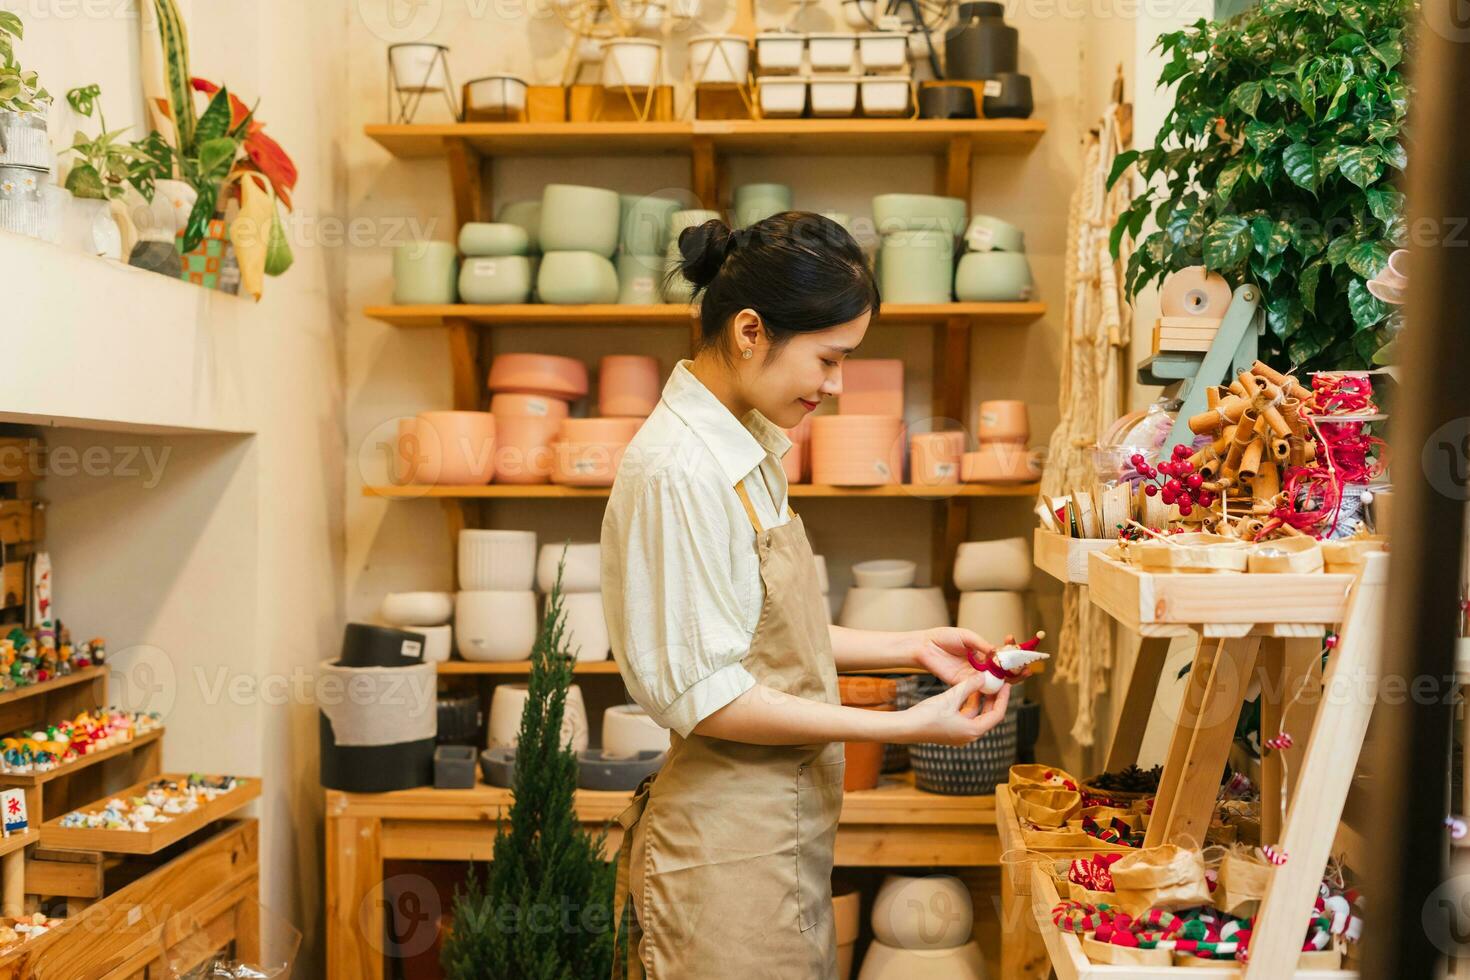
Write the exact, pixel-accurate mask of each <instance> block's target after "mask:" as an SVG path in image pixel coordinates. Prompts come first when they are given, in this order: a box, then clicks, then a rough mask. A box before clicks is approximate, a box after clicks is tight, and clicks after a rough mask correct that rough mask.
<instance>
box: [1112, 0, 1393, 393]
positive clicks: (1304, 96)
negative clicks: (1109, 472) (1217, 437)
mask: <svg viewBox="0 0 1470 980" xmlns="http://www.w3.org/2000/svg"><path fill="white" fill-rule="evenodd" d="M1415 9H1416V7H1415V4H1414V2H1413V0H1262V2H1261V3H1260V4H1259V5H1258V6H1256V7H1254V8H1252V9H1251V10H1249V11H1247V12H1246V13H1244V14H1241V15H1240V16H1238V17H1235V18H1232V19H1230V20H1228V21H1223V22H1207V21H1203V20H1201V21H1199V22H1197V23H1195V24H1194V25H1192V26H1191V27H1188V28H1186V29H1184V30H1180V31H1174V32H1172V33H1169V34H1165V35H1163V36H1162V37H1160V38H1159V40H1158V43H1157V45H1156V47H1157V48H1158V49H1159V50H1161V51H1162V52H1163V53H1164V55H1165V56H1166V58H1167V59H1168V60H1167V63H1166V64H1165V66H1164V70H1163V73H1162V74H1161V76H1160V78H1159V84H1160V86H1169V85H1173V86H1175V90H1174V92H1175V98H1174V106H1173V108H1172V109H1170V111H1169V114H1168V115H1167V116H1166V117H1165V118H1164V123H1163V126H1162V127H1161V128H1160V129H1159V132H1158V135H1157V136H1156V137H1155V139H1154V146H1153V148H1152V149H1146V150H1129V151H1127V152H1125V153H1121V154H1119V155H1118V156H1117V158H1116V159H1115V160H1114V161H1113V168H1112V174H1111V175H1110V177H1109V186H1111V185H1112V183H1114V182H1116V181H1117V180H1118V179H1119V178H1120V177H1121V176H1122V175H1123V174H1124V173H1126V172H1128V171H1129V170H1130V169H1132V168H1136V169H1137V172H1138V173H1139V174H1140V175H1141V176H1142V177H1143V179H1144V180H1145V181H1146V182H1147V188H1146V189H1145V191H1144V192H1143V193H1142V194H1141V195H1140V196H1138V197H1137V198H1135V199H1134V201H1133V203H1132V206H1131V207H1130V208H1129V209H1128V210H1127V211H1125V212H1124V213H1123V215H1122V216H1121V217H1120V218H1119V220H1118V222H1117V225H1116V226H1115V227H1114V228H1113V235H1112V245H1113V254H1114V255H1115V256H1116V255H1117V254H1118V245H1119V243H1120V241H1121V238H1122V236H1123V235H1125V234H1126V235H1129V236H1132V237H1134V238H1137V237H1138V236H1139V235H1140V234H1141V233H1142V231H1143V226H1144V224H1145V222H1146V221H1147V219H1148V218H1149V217H1150V215H1152V217H1153V218H1154V220H1155V222H1156V224H1157V226H1158V230H1156V231H1154V232H1152V233H1150V234H1149V235H1147V236H1146V237H1145V238H1144V239H1143V240H1142V242H1141V243H1140V244H1139V246H1138V248H1137V249H1136V251H1135V252H1134V253H1133V256H1132V258H1131V260H1130V262H1129V264H1128V270H1127V286H1128V291H1129V294H1130V295H1135V294H1136V293H1137V292H1138V291H1139V290H1141V289H1143V288H1144V287H1145V286H1147V285H1149V284H1150V283H1154V282H1157V281H1160V280H1162V279H1163V278H1164V276H1166V275H1167V274H1168V273H1170V272H1173V271H1175V270H1177V269H1182V268H1184V267H1186V266H1191V265H1204V266H1205V267H1206V268H1208V269H1212V270H1215V271H1218V272H1220V273H1221V274H1222V275H1224V276H1225V278H1226V279H1227V280H1229V281H1230V284H1231V286H1232V287H1233V286H1238V285H1240V284H1241V283H1243V282H1254V283H1256V284H1257V285H1259V286H1260V287H1261V290H1262V292H1263V295H1264V303H1263V305H1264V309H1265V315H1266V324H1267V328H1268V329H1267V331H1266V334H1265V335H1264V336H1263V337H1262V339H1261V353H1262V357H1263V359H1264V360H1266V361H1267V362H1268V363H1270V364H1272V365H1273V366H1275V367H1277V368H1279V369H1287V368H1299V369H1305V370H1328V369H1346V368H1363V367H1367V366H1369V365H1370V364H1374V363H1382V362H1383V361H1384V360H1385V359H1386V355H1387V353H1388V352H1387V351H1386V350H1385V347H1386V346H1387V345H1388V344H1389V343H1390V342H1391V341H1392V339H1393V337H1394V335H1395V334H1396V333H1397V332H1398V330H1399V329H1400V327H1401V325H1402V315H1401V314H1400V313H1399V312H1397V311H1391V310H1390V308H1389V307H1388V306H1386V305H1385V304H1383V303H1381V302H1380V301H1379V300H1377V299H1375V298H1374V297H1373V296H1372V295H1370V294H1369V292H1368V289H1367V280H1368V279H1370V278H1372V277H1373V276H1374V275H1376V274H1377V273H1378V272H1379V271H1380V270H1381V269H1382V268H1383V266H1384V265H1385V264H1386V263H1387V261H1388V254H1389V252H1390V251H1392V250H1393V249H1394V248H1401V247H1404V245H1405V244H1406V240H1407V237H1408V236H1407V228H1406V226H1405V221H1404V196H1403V194H1402V193H1401V192H1400V191H1399V190H1397V189H1396V188H1395V186H1394V185H1395V183H1396V182H1397V181H1398V180H1399V179H1400V177H1401V175H1402V173H1403V170H1404V168H1405V167H1406V166H1407V164H1408V154H1407V153H1406V151H1405V148H1404V141H1403V132H1402V131H1403V126H1404V121H1405V116H1406V115H1407V113H1408V104H1409V87H1408V85H1407V83H1406V82H1405V80H1404V78H1403V75H1402V73H1401V70H1400V69H1401V67H1402V65H1403V62H1404V57H1405V44H1406V41H1407V39H1408V38H1407V33H1408V31H1407V28H1408V21H1409V18H1410V16H1412V14H1413V13H1414V11H1415Z"/></svg>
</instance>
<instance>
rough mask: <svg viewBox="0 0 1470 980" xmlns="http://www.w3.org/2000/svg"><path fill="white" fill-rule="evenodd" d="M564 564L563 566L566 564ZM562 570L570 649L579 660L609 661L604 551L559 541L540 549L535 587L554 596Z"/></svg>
mask: <svg viewBox="0 0 1470 980" xmlns="http://www.w3.org/2000/svg"><path fill="white" fill-rule="evenodd" d="M563 563H564V564H563ZM558 565H562V569H561V592H562V608H563V609H564V610H565V612H566V628H567V646H568V647H569V648H570V649H571V650H572V651H574V652H575V653H576V655H577V660H578V661H594V660H606V659H607V658H608V654H609V653H611V652H612V644H611V641H610V640H609V638H608V633H607V620H606V619H604V618H603V614H602V548H601V546H600V545H598V544H596V543H595V542H594V543H591V544H570V543H566V542H557V543H555V544H544V545H542V546H541V555H540V557H539V558H538V559H537V561H536V587H537V588H538V589H540V590H541V594H542V596H543V597H544V596H548V595H550V594H551V590H552V588H553V587H554V586H555V585H556V573H557V567H558Z"/></svg>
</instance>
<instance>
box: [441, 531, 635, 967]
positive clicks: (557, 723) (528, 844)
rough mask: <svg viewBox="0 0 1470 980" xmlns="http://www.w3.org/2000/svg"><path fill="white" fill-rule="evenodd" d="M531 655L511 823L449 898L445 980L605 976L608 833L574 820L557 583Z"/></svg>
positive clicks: (610, 875) (566, 657)
mask: <svg viewBox="0 0 1470 980" xmlns="http://www.w3.org/2000/svg"><path fill="white" fill-rule="evenodd" d="M565 564H566V553H565V551H563V553H562V564H561V565H560V566H558V568H557V572H556V584H555V586H554V587H553V588H552V590H551V593H550V594H549V595H548V596H547V598H546V615H545V616H544V617H543V618H542V621H541V629H540V632H539V633H538V634H537V637H536V645H535V648H534V649H533V650H532V651H531V675H530V682H529V683H528V685H527V687H528V688H529V697H528V698H527V700H526V707H525V713H524V714H523V715H522V716H521V730H520V734H519V736H518V737H517V743H516V765H515V786H514V788H513V789H512V795H513V802H512V803H511V807H510V819H509V826H508V827H507V826H506V824H505V822H500V823H499V824H498V825H497V828H496V835H495V850H494V852H493V853H494V857H493V859H492V860H491V862H490V867H489V869H488V871H487V872H486V879H485V882H484V884H483V886H482V885H481V882H480V878H479V876H478V875H477V874H476V873H475V869H474V868H473V867H472V868H471V869H470V875H469V880H468V881H467V883H466V885H465V888H464V890H463V891H456V894H455V897H454V926H453V929H452V930H451V933H450V935H449V936H448V937H447V939H446V940H445V943H444V949H443V953H442V954H441V957H440V960H441V963H442V965H443V967H444V972H445V976H446V977H448V978H449V980H486V978H491V977H493V978H498V980H512V978H513V980H580V978H583V977H586V978H591V980H605V978H606V977H607V976H608V975H609V973H610V972H611V970H612V947H613V932H612V898H613V883H614V879H615V875H616V867H615V865H614V864H612V863H609V862H607V861H604V860H603V859H602V848H603V845H604V843H605V841H606V838H607V832H606V831H603V832H602V833H601V834H599V835H597V836H596V837H593V836H592V835H591V834H589V833H587V831H586V829H585V828H584V827H583V826H582V824H581V822H580V821H579V820H578V819H577V815H576V811H575V809H574V808H573V792H574V791H575V790H576V787H577V757H576V755H575V753H574V752H573V751H572V750H571V749H570V748H567V747H565V746H563V744H562V739H561V724H562V717H563V715H564V714H565V711H566V701H567V688H568V687H570V686H571V683H572V664H573V663H574V662H575V656H574V654H573V653H572V651H570V650H569V649H568V647H567V636H566V613H565V611H564V609H563V608H562V605H563V603H562V591H561V576H562V568H563V567H565Z"/></svg>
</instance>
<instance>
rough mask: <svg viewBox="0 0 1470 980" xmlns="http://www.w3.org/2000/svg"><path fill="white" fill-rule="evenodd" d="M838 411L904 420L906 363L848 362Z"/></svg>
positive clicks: (867, 360) (868, 359)
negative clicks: (904, 367) (904, 375)
mask: <svg viewBox="0 0 1470 980" xmlns="http://www.w3.org/2000/svg"><path fill="white" fill-rule="evenodd" d="M837 411H838V412H839V413H840V414H842V415H889V416H892V417H893V418H899V419H901V418H903V361H899V360H891V359H881V358H866V359H862V360H850V361H846V362H844V363H843V365H842V394H840V395H838V396H837Z"/></svg>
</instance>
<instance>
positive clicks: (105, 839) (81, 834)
mask: <svg viewBox="0 0 1470 980" xmlns="http://www.w3.org/2000/svg"><path fill="white" fill-rule="evenodd" d="M188 778H189V774H188V773H166V774H163V775H160V776H154V777H151V778H149V779H145V780H143V781H141V782H139V783H136V784H134V785H132V786H129V787H128V788H127V789H124V790H120V791H118V792H116V793H108V794H107V795H106V796H104V797H102V798H101V799H99V800H95V801H93V802H91V803H88V804H86V805H85V806H81V807H77V808H76V809H77V810H99V809H101V808H102V807H103V806H105V805H106V804H107V801H108V800H110V799H113V798H114V797H122V798H125V799H126V798H130V797H134V796H142V795H143V794H144V793H145V792H147V789H148V784H149V783H151V782H153V781H154V780H157V779H172V780H175V781H177V782H181V783H182V782H184V781H186V780H187V779H188ZM259 795H260V779H259V778H257V777H254V776H252V777H250V778H248V779H246V780H245V781H244V782H242V783H241V784H240V785H239V786H236V787H235V788H234V789H232V790H230V791H229V792H228V793H222V794H220V795H219V796H217V797H215V798H214V799H213V800H211V801H210V802H208V803H205V804H203V805H202V806H200V807H199V808H198V809H196V810H192V811H190V812H189V813H181V814H178V815H177V816H174V817H173V818H172V819H170V820H168V821H167V822H165V823H160V824H158V825H157V826H156V827H154V828H153V829H152V830H146V831H142V830H101V829H95V828H91V827H63V826H61V820H62V817H56V818H54V819H51V820H47V821H46V822H45V823H43V824H42V825H41V843H42V844H43V845H45V846H46V847H59V848H63V849H65V850H70V851H105V852H108V853H112V854H156V853H158V852H159V851H161V850H163V849H164V848H165V847H168V846H169V845H170V844H173V843H175V842H176V841H179V840H182V839H183V838H185V837H187V836H189V835H190V834H192V833H194V832H195V831H196V830H199V829H200V828H201V827H204V826H205V825H207V824H211V823H214V822H215V821H216V820H220V819H223V818H224V817H227V816H229V815H230V814H232V813H234V812H235V811H236V810H238V809H240V808H241V807H242V806H244V805H245V804H247V803H249V802H250V801H251V800H253V799H255V798H256V797H257V796H259Z"/></svg>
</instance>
